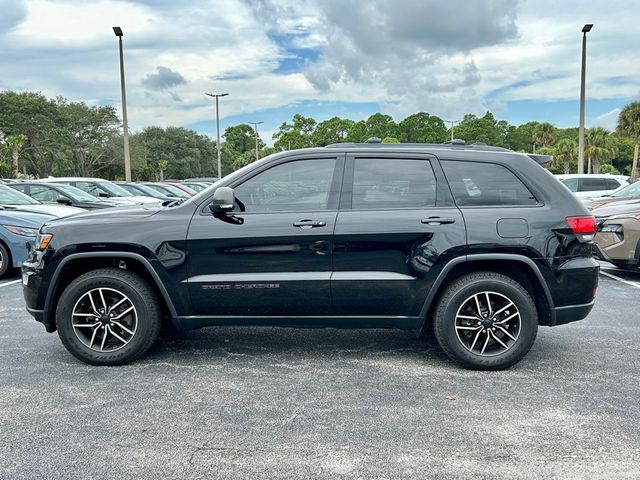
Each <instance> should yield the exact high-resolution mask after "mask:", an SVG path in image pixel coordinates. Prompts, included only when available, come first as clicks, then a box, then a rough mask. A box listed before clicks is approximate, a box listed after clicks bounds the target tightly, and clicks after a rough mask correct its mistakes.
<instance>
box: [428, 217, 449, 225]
mask: <svg viewBox="0 0 640 480" xmlns="http://www.w3.org/2000/svg"><path fill="white" fill-rule="evenodd" d="M420 222H421V223H426V224H427V225H445V224H448V223H456V219H455V218H450V217H429V218H423V219H422V220H421V221H420Z"/></svg>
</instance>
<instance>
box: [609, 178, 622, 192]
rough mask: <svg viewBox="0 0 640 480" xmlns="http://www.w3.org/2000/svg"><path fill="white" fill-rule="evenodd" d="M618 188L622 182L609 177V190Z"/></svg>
mask: <svg viewBox="0 0 640 480" xmlns="http://www.w3.org/2000/svg"><path fill="white" fill-rule="evenodd" d="M618 188H620V184H619V183H618V181H617V180H614V179H613V178H607V190H617V189H618Z"/></svg>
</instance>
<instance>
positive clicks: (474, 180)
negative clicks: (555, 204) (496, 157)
mask: <svg viewBox="0 0 640 480" xmlns="http://www.w3.org/2000/svg"><path fill="white" fill-rule="evenodd" d="M441 164H442V168H443V169H444V173H445V175H446V176H447V181H448V182H449V186H450V187H451V191H452V192H453V196H454V198H455V200H456V203H457V204H458V206H474V207H475V206H520V205H536V204H537V203H538V201H537V199H536V198H535V196H534V195H533V194H532V193H531V191H530V190H529V189H528V188H527V187H526V185H525V184H524V183H522V181H521V180H520V179H519V178H518V177H516V176H515V175H514V174H513V172H511V171H510V170H509V169H508V168H506V167H504V166H502V165H498V164H496V163H481V162H463V161H453V160H444V161H442V162H441Z"/></svg>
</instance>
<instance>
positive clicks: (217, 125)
mask: <svg viewBox="0 0 640 480" xmlns="http://www.w3.org/2000/svg"><path fill="white" fill-rule="evenodd" d="M204 94H205V95H208V96H210V97H214V98H215V99H216V135H217V140H216V150H217V151H218V180H220V179H221V178H222V161H221V160H220V110H219V108H218V99H219V98H220V97H226V96H227V95H229V94H228V93H207V92H204Z"/></svg>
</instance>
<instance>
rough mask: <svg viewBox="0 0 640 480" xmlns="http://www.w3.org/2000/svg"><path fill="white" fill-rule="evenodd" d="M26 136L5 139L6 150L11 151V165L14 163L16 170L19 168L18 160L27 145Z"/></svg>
mask: <svg viewBox="0 0 640 480" xmlns="http://www.w3.org/2000/svg"><path fill="white" fill-rule="evenodd" d="M27 140H28V139H27V137H26V135H20V134H18V135H9V136H8V137H7V138H6V139H5V141H4V142H5V143H4V145H5V148H6V149H7V150H8V151H9V154H10V155H11V163H13V167H14V168H16V169H17V168H18V159H19V158H20V151H21V150H22V147H24V145H25V144H26V143H27Z"/></svg>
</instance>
